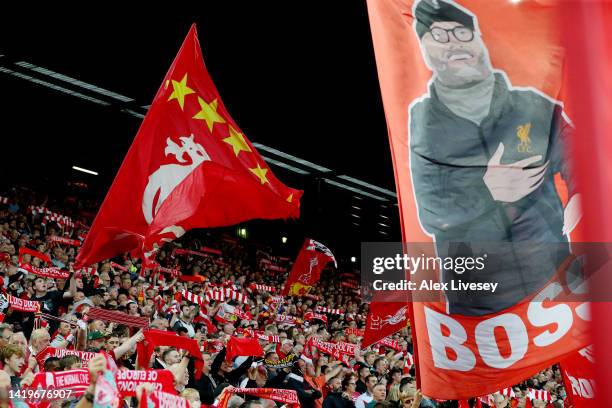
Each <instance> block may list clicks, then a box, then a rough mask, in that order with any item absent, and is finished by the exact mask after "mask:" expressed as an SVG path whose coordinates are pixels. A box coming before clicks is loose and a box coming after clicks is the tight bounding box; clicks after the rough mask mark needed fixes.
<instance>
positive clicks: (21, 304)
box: [0, 294, 41, 313]
mask: <svg viewBox="0 0 612 408" xmlns="http://www.w3.org/2000/svg"><path fill="white" fill-rule="evenodd" d="M2 296H3V295H0V299H1V298H2ZM6 300H7V301H8V303H9V305H10V307H11V309H14V310H18V311H20V312H29V313H36V312H40V310H41V308H40V302H36V301H34V300H28V299H20V298H18V297H15V296H13V295H9V294H7V295H6Z"/></svg>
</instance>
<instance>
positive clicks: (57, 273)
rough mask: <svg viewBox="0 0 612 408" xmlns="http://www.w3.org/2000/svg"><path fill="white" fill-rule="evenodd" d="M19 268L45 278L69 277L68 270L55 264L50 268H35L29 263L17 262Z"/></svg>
mask: <svg viewBox="0 0 612 408" xmlns="http://www.w3.org/2000/svg"><path fill="white" fill-rule="evenodd" d="M19 268H21V269H23V270H25V271H27V272H28V273H31V274H33V275H37V276H42V277H45V278H53V279H68V278H69V277H70V272H68V271H62V270H60V268H58V267H55V266H52V267H50V268H37V267H35V266H32V265H29V264H19Z"/></svg>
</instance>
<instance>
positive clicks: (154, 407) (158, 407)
mask: <svg viewBox="0 0 612 408" xmlns="http://www.w3.org/2000/svg"><path fill="white" fill-rule="evenodd" d="M138 407H139V408H165V407H173V408H189V407H190V405H189V402H188V401H187V400H186V399H185V398H183V397H179V396H178V395H173V394H170V393H168V392H164V391H153V392H151V393H147V392H146V391H145V390H143V391H142V396H141V398H140V401H139V403H138Z"/></svg>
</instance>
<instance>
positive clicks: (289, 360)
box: [264, 353, 297, 369]
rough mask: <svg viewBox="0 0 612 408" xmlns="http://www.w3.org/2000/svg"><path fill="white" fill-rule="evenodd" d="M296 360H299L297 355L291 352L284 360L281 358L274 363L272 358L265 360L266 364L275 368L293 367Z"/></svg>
mask: <svg viewBox="0 0 612 408" xmlns="http://www.w3.org/2000/svg"><path fill="white" fill-rule="evenodd" d="M296 360H297V356H296V355H295V354H293V353H291V354H289V355H287V357H285V358H283V359H282V360H279V361H278V362H277V363H274V362H272V361H270V360H264V365H265V366H266V367H268V368H275V369H279V368H289V367H293V364H295V361H296Z"/></svg>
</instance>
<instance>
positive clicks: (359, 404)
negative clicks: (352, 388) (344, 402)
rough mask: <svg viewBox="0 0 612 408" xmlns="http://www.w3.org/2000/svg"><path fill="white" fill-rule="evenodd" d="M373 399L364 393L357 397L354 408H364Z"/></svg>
mask: <svg viewBox="0 0 612 408" xmlns="http://www.w3.org/2000/svg"><path fill="white" fill-rule="evenodd" d="M373 399H374V397H373V396H372V395H370V393H369V392H367V391H366V392H364V393H363V394H361V395H360V396H358V397H357V399H356V400H355V408H365V406H366V405H367V404H369V403H370V402H371V401H372V400H373Z"/></svg>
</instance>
